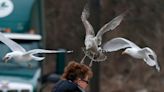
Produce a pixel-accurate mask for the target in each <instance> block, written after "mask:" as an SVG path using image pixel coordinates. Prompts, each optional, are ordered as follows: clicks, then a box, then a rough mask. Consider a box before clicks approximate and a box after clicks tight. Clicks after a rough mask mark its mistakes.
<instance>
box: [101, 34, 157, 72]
mask: <svg viewBox="0 0 164 92" xmlns="http://www.w3.org/2000/svg"><path fill="white" fill-rule="evenodd" d="M102 48H103V50H105V51H106V52H112V51H117V50H120V49H125V50H124V51H123V52H122V54H128V55H130V56H132V57H133V58H137V59H143V61H145V62H146V64H148V65H149V66H155V67H156V69H157V71H160V67H159V65H158V62H157V56H156V54H155V52H154V51H153V50H152V49H150V48H149V47H144V48H140V47H138V46H137V45H136V44H135V43H133V42H131V41H129V40H127V39H125V38H121V37H117V38H113V39H111V40H110V41H108V42H106V43H105V44H104V46H103V47H102Z"/></svg>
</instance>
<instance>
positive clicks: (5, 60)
mask: <svg viewBox="0 0 164 92" xmlns="http://www.w3.org/2000/svg"><path fill="white" fill-rule="evenodd" d="M11 58H13V54H12V53H7V54H6V55H5V56H4V57H3V61H4V62H5V63H7V61H9V60H10V59H11Z"/></svg>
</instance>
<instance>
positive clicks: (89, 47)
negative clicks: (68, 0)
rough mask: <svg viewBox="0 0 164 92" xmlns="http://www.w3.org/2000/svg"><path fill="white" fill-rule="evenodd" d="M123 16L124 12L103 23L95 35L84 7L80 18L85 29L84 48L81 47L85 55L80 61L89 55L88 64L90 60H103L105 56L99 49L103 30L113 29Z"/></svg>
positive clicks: (87, 11)
mask: <svg viewBox="0 0 164 92" xmlns="http://www.w3.org/2000/svg"><path fill="white" fill-rule="evenodd" d="M124 16H125V13H123V14H121V15H119V16H117V17H116V18H114V19H113V20H111V21H110V22H108V23H107V24H105V25H104V26H103V27H102V28H101V29H100V30H99V31H98V33H97V35H96V36H95V33H94V29H93V27H92V25H91V24H90V23H89V22H88V20H87V19H88V17H89V9H88V7H85V8H84V10H83V12H82V15H81V20H82V22H83V24H84V27H85V29H86V36H85V42H84V43H85V48H84V49H83V51H84V53H85V56H84V57H83V58H82V60H81V63H84V59H85V58H86V56H87V57H89V58H90V59H91V62H90V66H92V61H97V62H99V61H105V60H106V58H107V57H106V56H105V55H104V54H103V52H102V49H101V42H102V35H103V34H104V33H105V32H108V31H110V30H114V29H115V28H116V27H117V26H118V25H119V24H120V23H121V21H122V20H123V17H124Z"/></svg>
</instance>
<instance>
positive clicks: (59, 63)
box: [56, 49, 66, 75]
mask: <svg viewBox="0 0 164 92" xmlns="http://www.w3.org/2000/svg"><path fill="white" fill-rule="evenodd" d="M59 50H60V51H63V53H58V54H57V57H56V74H59V75H61V74H63V72H64V67H65V57H66V53H65V52H64V51H66V50H65V49H59Z"/></svg>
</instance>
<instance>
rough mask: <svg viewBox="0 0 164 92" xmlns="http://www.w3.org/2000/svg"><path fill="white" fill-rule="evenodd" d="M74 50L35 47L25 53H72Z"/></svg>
mask: <svg viewBox="0 0 164 92" xmlns="http://www.w3.org/2000/svg"><path fill="white" fill-rule="evenodd" d="M71 52H72V51H65V50H45V49H33V50H29V51H27V52H26V53H25V54H24V55H27V54H38V53H71Z"/></svg>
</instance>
